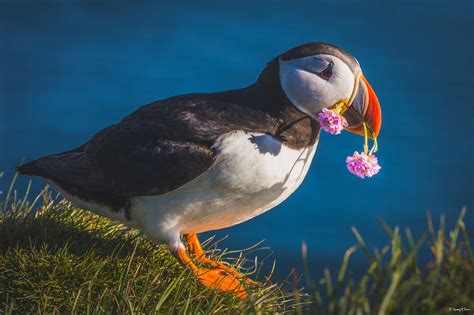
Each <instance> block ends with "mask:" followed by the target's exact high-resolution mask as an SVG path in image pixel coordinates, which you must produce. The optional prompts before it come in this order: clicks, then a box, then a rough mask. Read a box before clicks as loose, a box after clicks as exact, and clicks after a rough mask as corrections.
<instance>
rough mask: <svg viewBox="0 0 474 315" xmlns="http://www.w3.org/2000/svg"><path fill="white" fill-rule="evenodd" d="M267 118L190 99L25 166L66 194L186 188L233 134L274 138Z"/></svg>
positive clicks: (163, 104) (149, 109) (216, 101)
mask: <svg viewBox="0 0 474 315" xmlns="http://www.w3.org/2000/svg"><path fill="white" fill-rule="evenodd" d="M274 128H275V122H274V120H273V118H271V117H269V116H268V115H267V114H265V113H263V112H261V111H257V110H252V109H251V108H249V107H243V106H240V105H238V104H236V102H232V100H229V99H226V100H224V99H222V97H221V96H218V97H215V96H212V95H211V97H210V96H209V94H191V95H185V96H178V97H173V98H170V99H166V100H163V101H158V102H155V103H152V104H150V105H147V106H144V107H142V108H141V109H139V110H138V111H136V112H135V113H133V114H131V115H129V116H127V117H125V118H124V119H123V120H122V121H121V122H120V123H119V124H116V125H112V126H110V127H108V128H106V129H104V130H102V131H100V132H99V133H98V134H96V135H95V136H94V137H93V138H92V139H91V140H90V141H89V142H87V143H86V144H84V145H83V146H81V147H79V148H78V149H76V150H72V151H68V152H65V153H63V154H57V155H52V156H48V157H44V158H40V159H38V160H36V161H33V162H30V163H27V164H25V165H22V166H19V167H18V171H19V172H20V173H23V174H29V175H37V176H41V177H44V178H48V179H51V180H53V181H54V182H55V183H57V184H59V185H60V186H61V187H62V188H64V189H65V190H66V191H67V192H71V193H73V194H77V195H84V196H97V195H100V194H105V195H110V196H118V197H124V198H128V197H132V196H142V195H158V194H162V193H165V192H168V191H171V190H173V189H176V188H179V187H181V186H182V185H184V184H186V183H187V182H189V181H190V180H192V179H193V178H195V177H196V176H198V175H200V174H201V173H203V172H204V171H206V170H207V169H208V168H209V167H210V166H211V165H212V164H213V162H214V152H213V149H212V145H213V144H214V141H215V140H216V139H217V138H218V137H219V136H220V135H221V134H224V133H226V132H230V131H233V130H249V131H250V130H251V131H257V132H264V133H273V132H275V130H274Z"/></svg>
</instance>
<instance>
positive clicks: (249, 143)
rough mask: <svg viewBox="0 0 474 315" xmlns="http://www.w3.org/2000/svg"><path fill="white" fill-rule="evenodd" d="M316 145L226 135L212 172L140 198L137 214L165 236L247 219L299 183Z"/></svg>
mask: <svg viewBox="0 0 474 315" xmlns="http://www.w3.org/2000/svg"><path fill="white" fill-rule="evenodd" d="M316 145H317V143H315V144H314V145H313V146H311V147H308V148H305V149H302V150H294V149H290V148H288V147H286V146H284V145H282V144H281V143H280V142H279V141H278V140H277V139H275V138H273V137H271V136H269V135H266V134H249V133H245V132H242V131H238V132H233V133H230V134H227V135H224V136H222V137H221V138H220V139H219V140H218V141H217V142H216V144H215V146H214V147H215V149H216V150H217V152H218V154H217V157H216V162H215V163H214V165H213V166H212V167H211V168H210V169H209V170H208V171H206V172H205V173H203V174H201V175H200V176H198V177H197V178H195V179H194V180H193V181H191V182H189V183H187V184H186V185H185V186H183V187H181V188H179V189H177V190H174V191H172V192H169V193H166V194H163V195H160V196H143V197H138V198H136V199H134V200H133V209H132V219H133V221H135V223H137V224H138V226H140V227H141V228H142V229H143V230H144V232H145V233H146V234H148V235H149V236H150V237H152V238H155V239H156V240H161V241H163V240H164V239H166V238H168V237H169V235H175V234H176V233H177V232H178V233H199V232H204V231H209V230H215V229H220V228H224V227H227V226H231V225H234V224H237V223H240V222H243V221H246V220H248V219H250V218H252V217H254V216H256V215H259V214H261V213H263V212H265V211H267V210H269V209H271V208H273V207H274V206H276V205H277V204H279V203H280V202H282V201H283V200H285V199H286V198H287V197H288V196H289V195H290V194H291V193H293V192H294V191H295V190H296V189H297V188H298V186H299V185H300V184H301V182H302V181H303V179H304V177H305V175H306V173H307V171H308V169H309V166H310V164H311V160H312V158H313V156H314V153H315V149H316Z"/></svg>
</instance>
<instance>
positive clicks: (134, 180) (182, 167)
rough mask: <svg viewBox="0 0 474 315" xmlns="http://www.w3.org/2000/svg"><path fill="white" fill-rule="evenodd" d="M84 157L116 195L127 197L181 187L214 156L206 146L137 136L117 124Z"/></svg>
mask: <svg viewBox="0 0 474 315" xmlns="http://www.w3.org/2000/svg"><path fill="white" fill-rule="evenodd" d="M85 158H86V159H87V161H88V163H90V164H91V165H92V166H93V167H94V168H95V169H97V171H98V172H100V173H101V174H102V176H103V178H104V181H105V182H112V183H113V190H114V192H115V193H117V194H119V195H121V196H128V197H130V196H140V195H158V194H162V193H165V192H168V191H170V190H173V189H176V188H178V187H180V186H182V185H184V184H185V183H187V182H188V181H190V180H192V179H193V178H195V177H196V176H198V175H199V174H201V173H203V172H204V171H205V170H207V169H208V168H209V167H210V166H211V165H212V163H213V161H214V160H213V158H214V154H213V152H212V150H211V149H210V148H209V146H207V145H206V144H201V143H195V142H191V141H185V140H171V139H166V138H162V137H157V136H154V135H144V134H136V133H133V132H131V131H130V130H128V129H127V128H125V127H124V126H123V125H116V126H112V127H109V128H108V129H106V130H104V131H102V132H101V133H100V134H98V135H97V136H96V137H94V139H92V140H91V141H90V143H89V144H88V145H87V146H86V148H85ZM104 185H106V183H104Z"/></svg>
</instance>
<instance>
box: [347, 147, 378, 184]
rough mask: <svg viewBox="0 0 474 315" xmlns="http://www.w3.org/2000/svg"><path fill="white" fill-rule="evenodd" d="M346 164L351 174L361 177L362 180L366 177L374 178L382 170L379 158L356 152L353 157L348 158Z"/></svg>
mask: <svg viewBox="0 0 474 315" xmlns="http://www.w3.org/2000/svg"><path fill="white" fill-rule="evenodd" d="M346 163H347V169H348V170H349V172H351V173H352V174H354V175H356V176H359V177H360V178H364V177H366V176H367V177H372V176H374V175H375V174H377V173H378V172H379V171H380V169H381V167H380V165H379V163H378V160H377V157H376V156H375V155H372V154H370V153H369V154H367V153H365V152H362V153H359V152H357V151H356V152H354V155H353V156H348V157H347V158H346Z"/></svg>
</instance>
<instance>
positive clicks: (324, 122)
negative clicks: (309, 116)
mask: <svg viewBox="0 0 474 315" xmlns="http://www.w3.org/2000/svg"><path fill="white" fill-rule="evenodd" d="M318 118H319V124H320V125H321V128H323V130H325V131H327V132H329V133H330V134H332V135H338V134H340V133H341V131H342V130H343V129H344V127H347V120H346V119H345V118H344V117H342V116H341V115H339V113H338V112H337V111H335V110H330V109H327V108H323V111H322V112H321V113H320V114H319V117H318Z"/></svg>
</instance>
